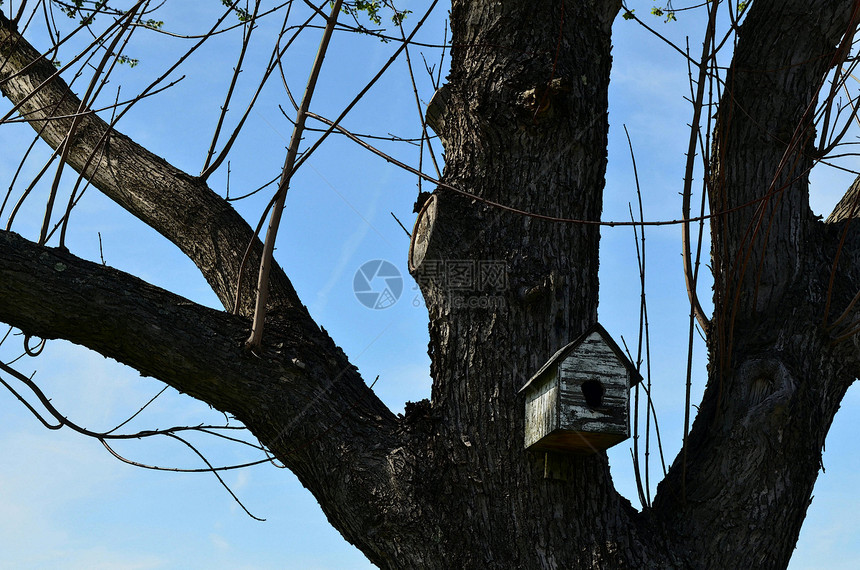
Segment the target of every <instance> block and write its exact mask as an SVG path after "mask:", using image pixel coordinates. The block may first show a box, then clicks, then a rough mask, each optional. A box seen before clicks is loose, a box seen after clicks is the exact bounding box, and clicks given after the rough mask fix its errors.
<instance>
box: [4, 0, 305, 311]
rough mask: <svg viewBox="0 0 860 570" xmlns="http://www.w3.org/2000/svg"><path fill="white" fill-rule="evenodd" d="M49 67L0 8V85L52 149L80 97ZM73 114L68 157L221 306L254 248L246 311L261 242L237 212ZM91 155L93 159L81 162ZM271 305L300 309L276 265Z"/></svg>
mask: <svg viewBox="0 0 860 570" xmlns="http://www.w3.org/2000/svg"><path fill="white" fill-rule="evenodd" d="M55 72H56V69H55V68H54V66H53V65H52V64H51V62H50V61H48V60H46V59H45V58H43V57H42V56H41V54H39V52H38V51H36V49H35V48H33V46H31V45H30V44H29V43H28V42H27V40H25V39H24V38H23V37H22V36H21V35H20V34H18V33H17V31H15V29H14V28H13V27H12V24H11V23H10V22H9V20H8V19H6V18H5V17H4V16H3V14H2V13H0V91H2V93H3V95H4V96H6V97H7V98H8V99H9V100H10V101H12V102H13V103H15V104H18V103H20V102H22V101H25V99H26V102H24V103H23V104H22V105H21V107H20V109H19V113H20V114H21V116H23V117H24V118H26V119H27V120H28V121H29V122H30V124H31V125H32V126H33V128H34V129H36V130H37V132H40V136H41V137H42V138H43V139H44V140H45V142H47V143H48V144H49V145H50V146H51V147H52V148H55V149H56V148H58V147H59V146H60V145H62V144H63V142H64V140H65V138H66V135H67V134H68V132H69V129H70V126H71V124H72V122H73V121H74V120H75V119H74V117H76V116H78V112H79V105H80V100H79V99H78V97H77V96H75V94H74V93H72V92H71V90H70V89H69V87H68V85H67V84H66V83H65V81H63V80H62V79H60V78H59V77H56V78H53V79H51V78H52V76H53V75H54V73H55ZM85 113H86V114H85V115H83V116H79V118H78V125H77V126H76V129H75V135H74V139H73V140H72V141H71V144H70V146H69V150H68V156H67V162H68V164H69V165H70V166H71V167H72V168H74V169H75V170H76V171H78V172H79V173H80V172H83V170H84V169H85V168H86V172H84V177H85V178H87V179H88V180H90V182H92V184H93V185H94V186H96V187H97V188H98V189H99V190H101V191H102V192H103V193H104V194H105V195H106V196H108V197H109V198H111V199H112V200H114V201H115V202H116V203H117V204H119V205H120V206H122V207H123V208H125V209H126V210H128V211H129V212H130V213H131V214H133V215H134V216H136V217H137V218H139V219H140V220H142V221H143V222H144V223H146V224H147V225H149V226H151V227H153V228H154V229H155V230H156V231H158V232H159V233H161V234H162V235H163V236H165V237H166V238H167V239H169V240H170V241H171V242H173V243H174V244H176V245H177V246H178V247H179V248H180V249H181V250H182V252H183V253H185V254H186V255H187V256H188V257H189V258H191V260H192V261H193V262H194V263H195V264H196V265H197V267H199V268H200V270H201V272H202V273H203V275H204V277H205V278H206V280H207V281H208V282H209V284H210V286H211V287H212V289H213V290H214V291H215V293H216V294H217V295H218V298H219V299H220V300H221V302H222V304H223V305H224V306H225V307H226V308H227V309H228V310H232V309H233V303H234V296H235V289H236V282H237V279H238V277H239V270H240V265H241V261H242V256H243V255H244V253H245V249H246V248H247V246H248V244H249V243H252V242H253V243H254V248H253V251H252V253H251V256H250V258H249V260H248V262H247V263H246V265H245V275H244V276H243V278H242V289H241V294H240V307H239V314H242V315H250V314H252V312H253V302H254V296H255V286H256V280H255V268H256V267H257V266H259V260H260V253H261V251H262V244H260V242H259V240H257V239H255V238H254V236H253V231H252V230H251V228H250V227H249V226H248V224H247V223H246V222H245V221H244V220H243V219H242V218H241V217H240V216H239V214H238V213H237V212H236V211H235V210H234V209H233V208H232V207H231V206H230V205H229V204H228V203H227V202H226V201H225V200H224V199H222V198H221V197H219V196H218V195H217V194H215V193H214V192H213V191H212V190H211V189H210V188H209V187H208V186H207V185H206V183H205V182H204V181H202V180H201V179H199V178H197V177H193V176H190V175H189V174H186V173H185V172H183V171H181V170H179V169H178V168H175V167H174V166H172V165H170V164H169V163H168V162H167V161H165V160H164V159H162V158H160V157H158V156H156V155H154V154H153V153H151V152H149V151H148V150H146V149H145V148H143V147H141V146H140V145H138V144H136V143H135V142H134V141H132V140H131V139H129V138H128V137H126V136H124V135H122V134H121V133H119V132H117V131H115V130H113V129H112V128H111V125H108V124H107V123H106V122H105V121H103V120H102V119H101V118H100V117H98V116H97V115H96V114H95V113H92V112H91V111H89V110H87V111H85ZM91 156H94V157H95V158H94V159H93V160H92V161H91V162H90V163H89V165H87V162H88V160H89V159H90V157H91ZM271 291H272V293H271V296H270V300H269V306H270V310H278V309H281V308H290V307H301V306H302V305H301V303H300V301H299V300H298V297H297V296H296V294H295V291H294V290H293V287H292V285H291V284H290V282H289V280H288V279H287V277H286V275H285V274H284V272H283V271H282V270H281V269H280V267H275V268H273V271H272V275H271Z"/></svg>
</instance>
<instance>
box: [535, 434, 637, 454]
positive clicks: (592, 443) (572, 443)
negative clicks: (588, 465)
mask: <svg viewBox="0 0 860 570" xmlns="http://www.w3.org/2000/svg"><path fill="white" fill-rule="evenodd" d="M625 439H627V436H625V435H621V434H612V433H595V432H588V431H571V430H565V429H557V430H555V431H553V432H552V433H550V434H548V435H546V436H545V437H542V438H541V439H539V440H538V441H536V442H535V443H534V444H532V445H531V446H529V447H528V448H527V449H528V450H529V451H552V452H558V453H577V454H581V455H591V454H593V453H599V452H601V451H606V450H607V449H609V448H610V447H612V446H613V445H616V444H618V443H621V442H622V441H624V440H625Z"/></svg>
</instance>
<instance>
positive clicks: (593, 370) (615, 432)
mask: <svg viewBox="0 0 860 570" xmlns="http://www.w3.org/2000/svg"><path fill="white" fill-rule="evenodd" d="M610 342H611V339H609V338H608V335H607V334H606V332H605V331H604V330H603V329H602V328H599V325H596V326H595V327H592V329H591V330H590V331H589V332H587V333H586V334H584V335H583V336H582V337H580V338H579V339H577V340H576V341H574V342H572V343H571V344H569V345H567V346H566V347H564V349H562V350H560V351H558V352H556V353H555V354H554V355H553V357H552V358H551V359H550V361H549V362H548V363H547V364H546V365H544V366H543V367H542V368H541V369H540V371H539V372H538V374H536V375H535V377H533V378H532V380H530V381H529V382H528V383H527V384H526V387H524V388H525V389H526V426H525V446H526V448H527V449H531V450H545V451H568V452H571V451H572V452H585V453H594V452H596V451H602V450H605V449H607V448H609V447H611V446H613V445H615V444H617V443H619V442H621V441H624V440H625V439H627V438H628V437H629V436H630V423H629V414H630V412H629V405H628V404H629V390H630V383H631V379H630V367H631V366H632V365H631V364H630V363H629V361H627V359H623V360H622V359H621V358H620V357H619V352H618V351H617V350H616V347H613V346H612V345H611V344H610ZM622 356H623V355H622ZM588 381H598V382H600V385H601V386H602V387H603V397H602V400H601V402H600V405H598V406H595V407H592V406H590V405H589V404H588V402H587V401H586V398H585V394H584V392H583V389H582V387H583V384H584V383H585V382H588Z"/></svg>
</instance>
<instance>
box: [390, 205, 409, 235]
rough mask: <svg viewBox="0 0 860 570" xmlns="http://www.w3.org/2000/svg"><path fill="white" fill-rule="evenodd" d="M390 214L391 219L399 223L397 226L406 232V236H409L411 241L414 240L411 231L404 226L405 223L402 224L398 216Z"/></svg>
mask: <svg viewBox="0 0 860 570" xmlns="http://www.w3.org/2000/svg"><path fill="white" fill-rule="evenodd" d="M388 213H389V214H391V217H392V218H394V220H395V221H396V222H397V225H399V226H400V227H401V228H403V231H404V232H406V235H407V236H409V239H412V234H410V233H409V230H407V229H406V226H404V225H403V223H401V221H400V220H398V219H397V216H395V215H394V212H388Z"/></svg>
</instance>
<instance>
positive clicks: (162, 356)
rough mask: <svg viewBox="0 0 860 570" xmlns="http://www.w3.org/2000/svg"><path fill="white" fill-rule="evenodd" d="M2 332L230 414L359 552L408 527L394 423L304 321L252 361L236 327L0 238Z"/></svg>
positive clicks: (59, 255) (47, 251)
mask: <svg viewBox="0 0 860 570" xmlns="http://www.w3.org/2000/svg"><path fill="white" fill-rule="evenodd" d="M282 316H285V317H292V315H282ZM0 321H2V322H6V323H9V324H12V325H14V326H16V327H18V328H20V329H21V330H23V331H24V332H26V333H28V334H32V335H35V336H38V337H41V338H46V339H54V338H63V339H67V340H70V341H72V342H74V343H77V344H81V345H83V346H86V347H88V348H90V349H92V350H95V351H97V352H99V353H101V354H103V355H105V356H108V357H111V358H114V359H116V360H118V361H120V362H122V363H124V364H127V365H129V366H132V367H133V368H135V369H137V370H139V371H140V372H141V374H143V375H147V376H154V377H156V378H158V379H159V380H162V381H164V382H166V383H167V384H170V385H171V386H173V387H174V388H176V389H178V390H180V391H182V392H186V393H188V394H189V395H191V396H193V397H195V398H197V399H200V400H202V401H204V402H207V403H208V404H210V405H212V406H214V407H216V408H217V409H219V410H222V411H224V412H228V413H231V414H233V415H234V416H236V417H237V418H238V419H239V420H241V421H242V422H243V423H244V424H245V425H246V426H248V428H249V429H250V430H251V431H252V432H253V433H254V434H255V435H256V436H257V437H259V438H260V441H262V442H263V443H264V444H265V445H266V446H267V447H268V448H269V449H270V450H271V451H272V452H273V453H274V454H275V455H276V456H277V457H278V458H279V459H280V460H281V461H282V462H283V463H284V464H285V465H287V467H289V468H290V469H291V470H292V471H293V472H294V473H296V474H297V475H298V477H299V478H300V479H301V480H302V482H303V483H304V484H305V486H307V487H308V488H309V489H310V490H311V491H312V492H313V493H314V494H315V495H316V496H317V498H319V499H320V502H321V504H322V506H323V509H324V510H326V512H327V513H328V514H329V516H331V517H332V518H333V523H335V524H336V526H337V527H338V528H339V529H340V530H341V532H343V533H344V534H345V536H346V537H347V538H348V539H349V540H351V541H352V542H355V543H358V544H361V545H362V547H363V548H365V549H367V548H368V545H367V541H368V537H371V536H373V535H374V534H378V533H389V532H392V531H393V530H394V529H395V528H396V527H398V526H400V525H406V524H408V521H406V520H404V518H403V517H404V513H405V512H406V511H407V510H408V508H409V507H410V505H409V500H407V499H406V498H405V497H407V496H408V494H406V493H405V492H404V489H403V487H404V486H405V485H408V477H406V478H405V479H403V480H401V479H400V477H401V476H406V472H405V471H404V470H405V467H404V461H405V457H406V454H405V453H404V451H403V449H402V448H401V447H400V446H401V445H402V444H399V443H398V439H399V437H398V436H397V435H396V429H397V427H398V426H397V421H396V418H395V417H394V416H393V414H391V412H389V411H388V409H387V408H386V407H385V405H384V404H383V403H382V402H380V401H379V400H378V399H377V398H376V396H375V395H374V394H373V392H372V391H371V390H370V389H369V388H368V387H367V386H365V384H364V382H363V381H362V380H361V378H360V376H359V375H358V372H357V370H356V369H355V367H354V366H351V365H350V364H349V362H348V361H347V360H346V356H345V355H344V354H343V352H342V351H341V350H340V349H339V348H337V347H336V346H335V345H334V344H333V343H332V342H331V340H330V339H329V338H328V336H326V335H325V333H323V332H321V331H320V330H319V329H318V328H317V327H316V326H315V325H313V323H312V322H310V321H309V320H303V319H301V318H288V319H279V320H276V321H275V322H270V323H269V329H268V330H269V331H270V332H269V334H268V335H267V342H265V343H264V345H263V347H262V350H261V351H260V354H258V355H255V354H251V353H249V352H247V351H245V350H244V349H243V347H242V345H243V341H244V339H245V337H246V335H247V321H246V320H245V319H243V318H241V317H236V316H233V315H230V314H228V313H224V312H220V311H216V310H213V309H209V308H207V307H203V306H200V305H197V304H195V303H193V302H191V301H188V300H186V299H183V298H182V297H179V296H177V295H174V294H172V293H169V292H167V291H164V290H161V289H158V288H157V287H154V286H152V285H149V284H147V283H145V282H143V281H141V280H140V279H137V278H136V277H133V276H130V275H128V274H125V273H122V272H120V271H117V270H115V269H112V268H109V267H104V266H102V265H99V264H96V263H91V262H88V261H84V260H81V259H79V258H76V257H75V256H73V255H71V254H69V253H67V252H63V251H61V250H59V249H53V248H47V247H43V246H37V245H35V244H33V243H31V242H28V241H26V240H24V239H22V238H21V237H19V236H18V235H16V234H14V233H11V232H0ZM398 449H399V451H397V450H398ZM392 453H395V454H396V457H393V458H392V457H391V454H392ZM395 470H396V471H397V472H396V473H395V472H394V471H395ZM344 507H346V508H344Z"/></svg>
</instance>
